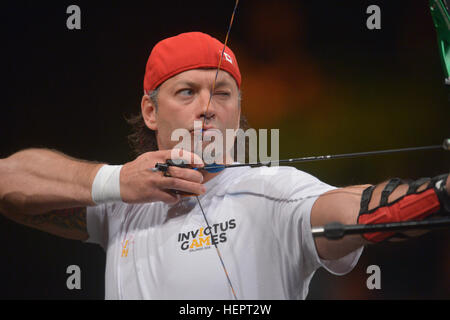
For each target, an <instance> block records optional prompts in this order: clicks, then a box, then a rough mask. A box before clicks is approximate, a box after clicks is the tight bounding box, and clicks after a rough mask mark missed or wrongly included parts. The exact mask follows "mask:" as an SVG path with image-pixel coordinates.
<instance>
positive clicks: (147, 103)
mask: <svg viewBox="0 0 450 320" xmlns="http://www.w3.org/2000/svg"><path fill="white" fill-rule="evenodd" d="M141 112H142V118H144V122H145V124H146V125H147V127H148V128H149V129H151V130H153V131H156V130H158V125H157V122H156V106H155V105H154V103H153V101H152V100H151V99H150V97H149V96H148V95H146V94H144V96H143V97H142V101H141Z"/></svg>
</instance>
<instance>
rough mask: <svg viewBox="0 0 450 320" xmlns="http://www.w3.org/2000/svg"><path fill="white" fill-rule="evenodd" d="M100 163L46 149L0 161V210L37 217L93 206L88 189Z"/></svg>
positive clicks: (18, 154) (23, 153)
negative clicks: (77, 158)
mask: <svg viewBox="0 0 450 320" xmlns="http://www.w3.org/2000/svg"><path fill="white" fill-rule="evenodd" d="M102 165H103V164H99V163H89V162H87V161H83V160H76V159H73V158H70V157H68V156H66V155H64V154H62V153H59V152H56V151H51V150H47V149H27V150H24V151H20V152H18V153H15V154H13V155H12V156H10V157H8V158H6V159H1V160H0V179H1V184H0V211H1V212H3V213H9V214H13V213H15V214H27V215H37V214H42V213H48V212H51V211H54V210H58V209H66V208H75V207H85V206H90V205H95V204H94V202H93V201H92V196H91V188H92V182H93V180H94V178H95V174H96V173H97V171H98V169H99V168H100V167H101V166H102Z"/></svg>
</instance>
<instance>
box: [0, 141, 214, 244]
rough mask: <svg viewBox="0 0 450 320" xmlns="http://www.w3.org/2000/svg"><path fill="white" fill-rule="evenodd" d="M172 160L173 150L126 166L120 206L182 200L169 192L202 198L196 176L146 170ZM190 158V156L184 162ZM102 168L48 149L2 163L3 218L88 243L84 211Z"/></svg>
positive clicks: (183, 171) (0, 210)
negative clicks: (163, 174)
mask: <svg viewBox="0 0 450 320" xmlns="http://www.w3.org/2000/svg"><path fill="white" fill-rule="evenodd" d="M170 156H171V151H170V150H166V151H155V152H148V153H146V154H143V155H141V156H140V157H138V158H137V159H135V160H134V161H132V162H129V163H127V164H125V165H124V166H123V170H121V172H120V193H121V198H122V200H123V201H124V202H130V203H131V202H132V203H143V202H153V201H164V202H167V203H174V202H176V201H178V199H179V197H178V196H176V195H174V194H173V193H172V192H171V190H179V191H183V192H187V193H195V194H202V193H204V192H205V190H204V186H202V184H201V182H202V180H203V177H202V175H201V173H199V172H198V171H195V170H191V169H182V168H171V169H170V172H169V173H170V174H171V177H163V176H162V174H161V173H155V172H151V171H150V170H148V169H149V168H152V167H154V165H155V163H156V162H164V161H165V160H166V159H169V158H170ZM191 156H194V155H192V154H190V153H188V152H186V153H183V154H182V155H181V156H180V157H182V158H183V157H184V158H186V159H187V160H190V157H191ZM103 165H104V164H103V163H93V162H87V161H84V160H77V159H73V158H71V157H69V156H67V155H64V154H62V153H60V152H57V151H52V150H47V149H27V150H23V151H20V152H18V153H15V154H13V155H12V156H10V157H8V158H6V159H0V213H1V214H3V215H4V216H6V217H7V218H9V219H11V220H13V221H15V222H17V223H21V224H23V225H26V226H29V227H32V228H36V229H39V230H42V231H46V232H49V233H51V234H54V235H57V236H61V237H64V238H69V239H77V240H86V239H87V238H88V233H87V228H86V206H93V205H95V203H94V202H93V200H92V183H93V181H94V179H95V176H96V174H97V172H98V170H99V169H100V168H101V167H102V166H103Z"/></svg>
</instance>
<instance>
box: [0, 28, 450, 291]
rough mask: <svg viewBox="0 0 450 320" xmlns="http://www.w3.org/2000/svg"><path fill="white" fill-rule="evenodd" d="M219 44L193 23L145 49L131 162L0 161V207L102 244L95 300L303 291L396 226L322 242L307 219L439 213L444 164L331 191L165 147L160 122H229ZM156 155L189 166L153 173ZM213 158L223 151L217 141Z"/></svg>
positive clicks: (31, 153) (231, 105) (444, 199)
mask: <svg viewBox="0 0 450 320" xmlns="http://www.w3.org/2000/svg"><path fill="white" fill-rule="evenodd" d="M222 47H223V44H221V43H220V42H219V41H217V40H216V39H214V38H212V37H210V36H208V35H206V34H203V33H199V32H192V33H185V34H180V35H178V36H176V37H172V38H168V39H165V40H163V41H161V42H160V43H158V44H157V45H156V46H155V47H154V49H153V50H152V53H151V54H150V57H149V60H148V63H147V68H146V74H145V77H144V96H143V97H142V102H141V114H142V117H141V118H138V119H134V120H133V121H131V122H132V123H134V124H135V126H136V131H135V135H134V136H133V141H134V142H135V147H136V148H138V151H139V150H140V153H141V155H140V156H138V157H137V158H136V159H135V160H134V161H131V162H129V163H126V164H124V165H123V166H110V165H105V164H101V163H91V162H87V161H82V160H77V159H72V158H70V157H68V156H66V155H63V154H60V153H58V152H55V151H50V150H45V149H29V150H24V151H21V152H18V153H16V154H13V155H12V156H10V157H8V158H6V159H2V160H1V161H0V176H1V180H2V185H1V187H0V195H1V202H0V210H1V212H2V213H3V214H4V215H5V216H7V217H9V218H10V219H12V220H14V221H17V222H19V223H22V224H25V225H27V226H30V227H34V228H37V229H40V230H43V231H47V232H50V233H52V234H55V235H58V236H61V237H65V238H70V239H77V240H83V241H89V242H94V243H98V244H99V245H101V246H102V247H103V248H104V249H105V250H106V253H107V264H106V298H107V299H233V298H236V299H304V298H305V297H306V295H307V293H308V286H309V282H310V280H311V278H312V276H313V274H314V272H315V271H316V270H317V269H318V268H319V267H324V268H325V269H327V270H328V271H330V272H332V273H334V274H337V275H340V274H345V273H347V272H349V271H350V270H351V269H352V268H353V267H354V266H355V264H356V263H357V261H358V258H359V256H360V255H361V252H362V248H363V246H364V245H366V244H368V243H374V242H380V241H384V240H388V239H391V238H392V237H393V236H397V235H394V234H389V233H374V234H367V235H365V236H364V237H361V236H359V235H354V236H348V237H345V238H344V239H342V240H339V241H329V240H326V239H314V238H313V237H312V234H311V227H313V226H321V225H325V224H327V223H329V222H335V221H337V222H341V223H344V224H356V223H377V222H392V221H406V220H414V219H425V218H430V217H434V216H437V215H440V214H448V211H449V208H450V205H449V202H450V200H449V198H450V197H449V190H450V181H449V179H448V175H441V176H438V177H436V178H433V179H431V180H430V179H428V180H426V179H425V180H424V179H422V180H418V181H415V182H411V183H408V184H407V183H404V182H402V181H400V180H398V179H393V180H390V181H388V182H384V183H381V184H379V185H376V186H369V185H360V186H350V187H346V188H335V187H332V186H330V185H327V184H325V183H323V182H321V181H319V180H318V179H317V178H315V177H313V176H311V175H309V174H307V173H305V172H302V171H299V170H297V169H295V168H292V167H278V168H267V167H262V168H255V169H251V168H249V167H240V168H233V169H225V170H223V171H220V172H208V171H207V170H204V163H203V159H201V157H200V156H199V155H201V154H202V152H201V151H202V150H203V149H204V148H205V147H206V146H207V145H208V143H205V144H203V145H201V150H200V152H199V150H191V151H193V152H189V151H186V150H184V151H182V152H180V151H179V150H175V152H173V148H174V147H175V146H176V144H177V143H178V141H173V140H172V139H171V135H172V133H173V132H174V131H175V130H177V129H186V130H188V132H189V134H190V135H191V136H194V135H195V134H196V133H198V132H195V126H194V121H201V122H202V124H203V128H202V130H201V133H200V134H202V135H203V136H204V137H206V136H210V135H212V133H213V132H215V133H218V132H220V133H222V134H223V136H226V134H225V131H226V129H233V130H236V129H238V128H239V126H240V123H241V114H240V103H239V99H240V94H239V90H240V85H241V75H240V72H239V68H238V65H237V61H236V58H235V56H234V54H233V52H232V51H231V50H230V49H229V48H226V49H225V52H224V55H223V59H222V62H221V63H220V72H218V73H217V71H216V69H217V67H218V65H219V60H220V57H221V54H222ZM216 73H217V74H218V76H217V79H215V77H216ZM152 139H154V140H152ZM152 141H153V142H152ZM224 145H225V144H224ZM155 146H156V147H157V149H158V150H157V151H155V150H154V148H155ZM146 151H147V152H146ZM194 151H195V152H194ZM168 159H173V160H176V159H177V160H180V159H181V160H184V162H187V163H189V164H190V166H191V167H189V168H183V167H177V166H171V167H169V169H168V171H167V172H166V173H163V172H157V171H155V170H152V169H153V168H155V165H156V164H157V163H165V162H166V160H168ZM222 160H223V162H224V163H229V162H230V161H233V160H232V159H231V156H230V150H228V149H227V148H225V149H224V150H223V157H222ZM194 169H195V170H194ZM180 193H187V194H192V195H194V196H187V197H181V196H180ZM195 195H198V197H197V196H195Z"/></svg>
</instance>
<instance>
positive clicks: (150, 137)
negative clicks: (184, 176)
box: [125, 87, 250, 159]
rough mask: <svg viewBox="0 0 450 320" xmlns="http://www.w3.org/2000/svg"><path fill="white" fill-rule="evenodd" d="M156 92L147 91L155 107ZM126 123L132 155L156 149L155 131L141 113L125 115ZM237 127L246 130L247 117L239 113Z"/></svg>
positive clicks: (246, 147) (247, 125)
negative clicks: (148, 125) (149, 126)
mask: <svg viewBox="0 0 450 320" xmlns="http://www.w3.org/2000/svg"><path fill="white" fill-rule="evenodd" d="M158 93H159V87H158V88H156V89H155V90H153V91H150V92H149V93H148V96H149V97H150V99H151V100H152V102H153V103H154V105H155V107H156V108H158V102H157V98H158ZM238 103H239V104H238V105H239V108H240V107H241V93H240V92H239V102H238ZM125 120H126V121H127V123H128V124H129V125H130V126H131V134H130V135H128V143H129V145H130V147H131V150H132V153H133V155H134V156H136V157H137V156H140V155H141V154H143V153H146V152H150V151H156V150H158V143H157V142H156V132H155V131H154V130H151V129H149V128H148V127H147V125H146V124H145V121H144V118H143V117H142V113H139V114H135V115H131V116H130V117H125ZM239 128H240V129H242V130H244V131H245V130H247V129H249V128H250V126H249V124H248V121H247V118H246V117H245V116H243V115H242V114H241V119H240V123H239ZM236 148H237V146H236V141H235V143H234V150H235V152H234V154H236ZM245 151H246V159H247V157H248V155H247V154H248V141H247V139H246V142H245Z"/></svg>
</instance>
